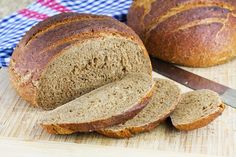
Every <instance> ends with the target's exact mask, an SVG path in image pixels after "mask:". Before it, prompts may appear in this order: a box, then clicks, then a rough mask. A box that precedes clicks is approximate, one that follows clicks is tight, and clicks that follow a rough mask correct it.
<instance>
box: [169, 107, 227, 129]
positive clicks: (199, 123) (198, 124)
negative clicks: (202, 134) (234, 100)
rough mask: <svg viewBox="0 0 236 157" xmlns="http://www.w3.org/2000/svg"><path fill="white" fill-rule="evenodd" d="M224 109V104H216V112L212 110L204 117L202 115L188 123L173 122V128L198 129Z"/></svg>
mask: <svg viewBox="0 0 236 157" xmlns="http://www.w3.org/2000/svg"><path fill="white" fill-rule="evenodd" d="M224 109H225V105H224V104H220V105H219V106H218V110H217V111H216V112H214V113H212V114H210V115H208V116H206V117H203V118H201V119H198V120H196V121H194V122H192V123H188V124H173V125H174V127H175V128H177V129H179V130H183V131H191V130H194V129H198V128H201V127H204V126H206V125H208V124H209V123H211V122H212V121H213V120H215V119H216V118H217V117H218V116H220V115H221V114H222V112H223V111H224Z"/></svg>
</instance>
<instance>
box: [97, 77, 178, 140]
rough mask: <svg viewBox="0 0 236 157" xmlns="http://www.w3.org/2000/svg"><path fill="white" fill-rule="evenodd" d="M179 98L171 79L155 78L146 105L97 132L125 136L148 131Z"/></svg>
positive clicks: (163, 118) (171, 109) (166, 114)
mask: <svg viewBox="0 0 236 157" xmlns="http://www.w3.org/2000/svg"><path fill="white" fill-rule="evenodd" d="M179 98H180V89H179V88H178V86H177V85H176V84H174V83H173V82H172V81H168V80H165V79H155V86H154V92H153V97H152V98H151V101H150V102H149V103H148V105H147V106H146V107H145V108H144V109H143V110H142V111H141V112H140V113H139V114H138V115H136V116H135V117H134V118H133V119H130V120H128V121H127V122H125V123H124V124H119V125H116V126H112V127H109V128H105V129H103V130H99V131H98V132H99V133H101V134H103V135H106V136H109V137H115V138H127V137H131V136H133V135H134V134H137V133H140V132H145V131H150V130H152V129H154V128H155V127H156V126H158V124H159V123H160V122H162V121H163V120H165V119H166V117H168V116H169V114H170V113H171V112H172V111H173V110H174V109H175V107H176V105H177V103H178V100H179Z"/></svg>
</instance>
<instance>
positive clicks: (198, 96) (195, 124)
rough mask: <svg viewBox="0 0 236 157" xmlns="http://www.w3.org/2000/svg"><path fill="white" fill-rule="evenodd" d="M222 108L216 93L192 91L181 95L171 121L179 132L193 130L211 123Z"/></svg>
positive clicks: (223, 106)
mask: <svg viewBox="0 0 236 157" xmlns="http://www.w3.org/2000/svg"><path fill="white" fill-rule="evenodd" d="M224 108H225V105H224V104H223V103H222V101H221V99H220V97H219V95H218V94H217V93H215V92H213V91H210V90H206V89H204V90H197V91H192V92H188V93H185V94H183V95H182V97H181V100H180V102H179V104H178V106H177V108H176V110H175V111H174V112H173V114H172V115H171V121H172V123H173V125H174V126H175V127H176V128H177V129H179V130H185V131H188V130H193V129H197V128H200V127H204V126H206V125H207V124H209V123H210V122H212V121H213V120H214V119H216V118H217V117H218V116H219V115H221V113H222V112H223V111H224Z"/></svg>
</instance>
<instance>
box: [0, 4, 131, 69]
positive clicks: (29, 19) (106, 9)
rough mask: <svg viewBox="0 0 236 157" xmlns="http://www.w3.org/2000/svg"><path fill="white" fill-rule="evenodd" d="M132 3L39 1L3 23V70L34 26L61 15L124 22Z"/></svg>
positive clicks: (0, 26) (0, 31)
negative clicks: (90, 15) (105, 16)
mask: <svg viewBox="0 0 236 157" xmlns="http://www.w3.org/2000/svg"><path fill="white" fill-rule="evenodd" d="M131 3H132V0H37V1H36V2H34V3H33V4H31V5H29V6H28V7H27V8H25V9H22V10H19V11H17V12H15V13H13V14H11V15H9V16H7V17H5V18H3V19H2V20H0V67H3V66H8V64H9V60H10V56H11V54H12V52H13V50H14V48H15V47H16V45H17V43H18V42H19V40H20V39H21V38H22V36H23V35H24V34H25V32H26V31H28V30H29V29H30V28H31V27H32V26H33V25H35V24H37V23H38V22H40V21H42V20H44V19H46V18H48V17H50V16H53V15H55V14H59V13H61V12H81V13H92V14H98V15H108V16H112V17H114V18H116V19H118V20H120V21H122V22H124V21H126V14H127V12H128V9H129V7H130V5H131Z"/></svg>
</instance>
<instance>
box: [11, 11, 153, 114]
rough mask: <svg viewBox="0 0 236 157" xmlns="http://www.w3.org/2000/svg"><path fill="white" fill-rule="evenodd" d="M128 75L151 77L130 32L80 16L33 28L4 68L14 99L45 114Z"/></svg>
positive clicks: (139, 45) (106, 20)
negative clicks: (41, 109) (7, 73)
mask: <svg viewBox="0 0 236 157" xmlns="http://www.w3.org/2000/svg"><path fill="white" fill-rule="evenodd" d="M130 72H140V73H146V74H149V75H150V76H151V73H152V67H151V62H150V59H149V56H148V53H147V51H146V49H145V47H144V45H143V43H142V41H141V40H140V39H139V37H138V36H137V35H136V34H135V33H134V31H133V30H132V29H130V28H129V27H128V26H126V25H125V24H123V23H121V22H119V21H117V20H115V19H113V18H111V17H108V16H98V15H91V14H79V13H62V14H59V15H55V16H53V17H50V18H48V19H46V20H45V21H42V22H40V23H39V24H37V25H36V26H34V27H33V28H32V29H30V30H29V31H28V32H27V33H26V35H25V36H24V37H23V38H22V40H21V41H20V43H19V44H18V46H17V47H16V49H15V50H14V53H13V55H12V59H11V61H10V65H9V73H10V79H11V82H12V84H13V86H14V87H15V88H16V90H17V92H18V93H19V95H20V96H21V97H22V98H23V99H25V100H26V101H28V102H29V103H30V104H31V105H34V106H37V107H41V108H43V109H45V110H50V109H54V108H56V107H58V106H60V105H62V104H65V103H67V102H69V101H71V100H73V99H75V98H77V97H79V96H81V95H83V94H85V93H88V92H90V91H92V90H94V89H96V88H98V87H101V86H103V85H105V84H108V83H111V82H113V81H116V80H120V79H122V78H123V77H124V76H125V75H126V74H127V73H130Z"/></svg>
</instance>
